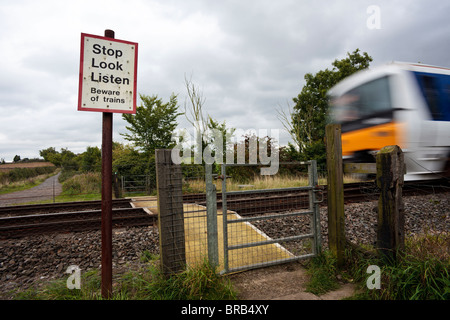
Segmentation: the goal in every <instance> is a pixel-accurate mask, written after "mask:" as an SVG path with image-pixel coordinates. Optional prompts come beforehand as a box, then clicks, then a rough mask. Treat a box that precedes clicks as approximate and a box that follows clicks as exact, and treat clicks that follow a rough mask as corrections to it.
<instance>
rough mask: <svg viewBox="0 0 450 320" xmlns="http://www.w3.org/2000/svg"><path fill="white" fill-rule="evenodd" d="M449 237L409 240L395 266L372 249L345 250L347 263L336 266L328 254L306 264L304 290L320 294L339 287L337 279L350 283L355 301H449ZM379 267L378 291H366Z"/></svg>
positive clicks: (436, 236)
mask: <svg viewBox="0 0 450 320" xmlns="http://www.w3.org/2000/svg"><path fill="white" fill-rule="evenodd" d="M449 247H450V234H449V233H440V234H430V233H428V234H425V235H421V236H414V237H408V238H407V239H406V243H405V250H404V251H403V253H402V258H401V259H399V261H397V262H395V263H388V262H386V261H383V260H382V259H380V258H379V257H378V256H376V254H375V250H374V249H373V248H368V247H366V248H365V249H363V250H361V248H360V249H354V248H353V249H348V250H346V264H345V266H344V267H343V268H342V269H340V270H339V269H338V268H337V267H336V259H335V258H334V257H333V255H332V254H331V253H330V252H329V251H324V252H323V253H322V254H321V255H319V256H318V257H316V258H314V259H311V261H310V262H309V264H308V265H307V268H308V272H309V274H310V275H311V280H310V282H309V284H308V285H307V291H309V292H312V293H314V294H316V295H322V294H324V293H326V292H328V291H332V290H335V289H337V288H338V287H339V283H340V281H339V280H338V278H341V279H343V280H346V281H349V282H353V283H355V284H356V286H357V288H358V290H357V292H356V293H355V295H354V296H353V297H352V299H357V300H449V299H450V275H449V271H448V270H449V267H450V252H449V250H448V248H449ZM371 265H372V266H373V265H375V266H378V267H379V268H380V288H379V289H376V288H375V289H369V288H368V286H367V281H368V280H369V277H370V276H371V275H372V274H373V272H369V273H368V267H369V266H371Z"/></svg>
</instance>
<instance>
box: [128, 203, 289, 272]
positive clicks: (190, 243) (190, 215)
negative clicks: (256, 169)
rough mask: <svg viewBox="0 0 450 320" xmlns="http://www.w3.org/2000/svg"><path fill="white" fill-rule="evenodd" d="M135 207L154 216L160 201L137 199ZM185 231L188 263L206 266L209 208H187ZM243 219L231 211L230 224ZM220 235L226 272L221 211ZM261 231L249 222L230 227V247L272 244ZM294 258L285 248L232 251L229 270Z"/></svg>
mask: <svg viewBox="0 0 450 320" xmlns="http://www.w3.org/2000/svg"><path fill="white" fill-rule="evenodd" d="M132 204H133V206H135V207H143V208H147V209H148V210H149V211H150V212H152V213H157V212H158V206H157V199H156V197H141V198H133V201H132ZM183 210H184V230H185V241H186V243H185V247H186V262H187V264H188V265H194V264H196V263H200V262H202V261H203V260H204V259H205V258H207V256H208V240H207V222H206V207H204V206H200V205H197V204H184V205H183ZM240 218H241V217H240V216H239V215H238V214H237V213H236V212H234V211H230V210H228V216H227V219H228V220H235V219H240ZM217 232H218V247H219V248H218V251H219V269H218V270H223V269H224V261H223V259H224V253H223V215H222V211H221V210H220V209H218V210H217ZM269 239H270V238H269V237H268V236H267V235H265V234H264V233H263V232H262V231H261V230H259V229H257V228H256V227H255V226H254V225H252V224H251V223H249V222H242V223H241V222H239V223H228V245H229V246H234V245H240V244H247V243H253V242H261V241H266V240H269ZM292 257H294V256H293V255H292V254H291V253H290V252H289V251H287V250H286V249H285V248H283V247H282V246H281V245H279V244H277V243H274V244H266V245H259V246H254V247H248V248H241V249H235V250H229V252H228V267H229V268H230V269H234V268H239V267H243V266H248V265H255V264H262V263H269V262H273V261H277V260H284V259H289V258H292Z"/></svg>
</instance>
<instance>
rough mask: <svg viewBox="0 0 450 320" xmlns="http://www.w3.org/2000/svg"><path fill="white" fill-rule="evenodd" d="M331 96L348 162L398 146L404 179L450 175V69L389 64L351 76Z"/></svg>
mask: <svg viewBox="0 0 450 320" xmlns="http://www.w3.org/2000/svg"><path fill="white" fill-rule="evenodd" d="M329 95H330V116H331V119H332V121H333V122H334V123H340V124H341V127H342V150H343V156H344V161H346V160H347V159H348V160H350V161H353V162H373V161H374V154H375V153H376V151H378V150H379V149H381V148H382V147H384V146H387V145H398V146H400V147H401V148H402V150H403V152H404V156H405V163H406V168H407V174H406V175H405V180H426V179H436V178H441V177H443V176H446V177H449V173H450V69H448V68H442V67H436V66H430V65H422V64H414V63H399V62H396V63H391V64H387V65H383V66H380V67H376V68H373V69H367V70H364V71H360V72H357V73H355V74H353V75H351V76H349V77H348V78H346V79H344V80H343V81H341V82H340V83H338V84H337V85H336V86H335V87H333V88H332V89H331V90H330V92H329Z"/></svg>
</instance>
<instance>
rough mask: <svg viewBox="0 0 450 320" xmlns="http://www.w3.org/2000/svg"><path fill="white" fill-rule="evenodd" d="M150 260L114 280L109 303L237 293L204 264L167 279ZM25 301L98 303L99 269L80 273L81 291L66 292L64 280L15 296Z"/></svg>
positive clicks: (226, 297) (227, 296)
mask: <svg viewBox="0 0 450 320" xmlns="http://www.w3.org/2000/svg"><path fill="white" fill-rule="evenodd" d="M154 258H155V257H151V259H152V260H151V261H149V262H148V265H147V268H146V269H142V270H139V271H129V272H127V273H125V274H123V275H121V276H120V277H119V278H118V279H115V280H114V281H113V295H112V297H111V299H112V300H233V299H236V293H235V291H234V289H233V288H232V285H231V282H230V281H229V280H228V279H226V278H224V277H221V276H220V275H219V274H218V273H217V272H216V269H215V268H213V267H211V266H210V264H209V263H208V262H207V261H206V260H205V261H204V263H202V264H200V265H196V266H194V267H188V268H187V269H186V270H185V271H184V272H181V273H179V274H176V275H173V276H170V277H167V276H164V275H163V274H162V273H161V271H160V268H159V264H158V263H157V262H156V261H155V260H154ZM16 299H19V300H21V299H26V300H101V299H102V296H101V275H100V272H99V271H98V270H91V271H88V272H86V273H83V274H82V277H81V288H80V289H68V288H67V278H65V279H61V280H57V281H54V282H51V283H49V284H47V285H46V286H44V287H41V288H39V289H36V288H32V289H28V290H26V291H24V292H21V293H18V294H17V295H16Z"/></svg>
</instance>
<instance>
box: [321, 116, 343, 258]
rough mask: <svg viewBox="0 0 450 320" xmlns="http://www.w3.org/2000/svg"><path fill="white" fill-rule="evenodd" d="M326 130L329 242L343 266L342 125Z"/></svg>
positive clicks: (329, 127)
mask: <svg viewBox="0 0 450 320" xmlns="http://www.w3.org/2000/svg"><path fill="white" fill-rule="evenodd" d="M325 130H326V148H327V171H328V184H327V188H328V190H327V192H328V193H327V199H328V244H329V247H330V250H331V252H333V254H334V255H335V256H336V258H337V264H338V266H339V267H341V266H343V264H344V250H345V242H346V241H345V215H344V178H343V169H342V142H341V125H339V124H329V125H327V126H326V129H325Z"/></svg>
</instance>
